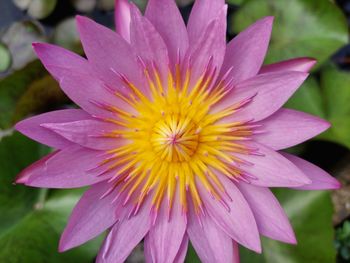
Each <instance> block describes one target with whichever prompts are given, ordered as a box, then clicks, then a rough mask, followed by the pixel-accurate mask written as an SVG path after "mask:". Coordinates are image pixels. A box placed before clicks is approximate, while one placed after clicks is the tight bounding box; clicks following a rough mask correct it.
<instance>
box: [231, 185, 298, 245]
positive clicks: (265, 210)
mask: <svg viewBox="0 0 350 263" xmlns="http://www.w3.org/2000/svg"><path fill="white" fill-rule="evenodd" d="M237 187H238V188H239V190H240V191H241V193H242V194H243V196H244V197H245V199H246V200H247V202H248V204H249V206H250V208H251V209H252V211H253V214H254V217H255V220H256V224H257V225H258V229H259V232H260V234H262V235H264V236H267V237H269V238H272V239H275V240H279V241H282V242H286V243H291V244H295V243H296V239H295V235H294V232H293V228H292V226H291V225H290V223H289V220H288V217H287V215H286V213H285V212H284V210H283V208H282V207H281V206H280V204H279V202H278V200H277V199H276V198H275V197H274V195H273V193H272V192H271V191H270V190H269V189H268V188H265V187H258V186H254V185H250V184H247V183H244V182H240V183H239V184H237Z"/></svg>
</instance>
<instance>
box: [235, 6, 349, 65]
mask: <svg viewBox="0 0 350 263" xmlns="http://www.w3.org/2000/svg"><path fill="white" fill-rule="evenodd" d="M264 16H275V23H274V28H273V33H272V38H271V44H270V48H269V51H268V54H267V57H266V63H272V62H277V61H280V60H283V59H288V58H293V57H302V56H307V57H314V58H316V59H317V60H318V62H319V64H322V63H323V62H324V61H325V60H327V58H329V56H331V55H332V54H333V53H334V52H335V51H336V50H338V49H339V48H340V47H342V46H343V45H345V44H347V42H348V27H347V22H346V19H345V16H344V15H343V13H342V12H341V10H340V9H339V8H338V7H337V6H336V5H335V4H333V3H332V2H331V1H329V0H307V1H305V0H278V1H276V0H265V1H261V0H248V1H247V2H246V3H245V4H243V6H242V7H241V9H240V10H238V12H237V14H236V15H235V16H234V19H233V22H232V23H233V28H234V29H235V32H240V31H242V30H243V29H244V28H246V27H247V26H249V25H250V24H252V23H253V22H255V21H256V20H258V19H260V18H262V17H264Z"/></svg>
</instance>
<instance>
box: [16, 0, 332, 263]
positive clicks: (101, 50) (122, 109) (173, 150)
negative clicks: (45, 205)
mask: <svg viewBox="0 0 350 263" xmlns="http://www.w3.org/2000/svg"><path fill="white" fill-rule="evenodd" d="M226 12H227V5H225V2H224V0H197V1H196V2H195V4H194V7H193V10H192V13H191V15H190V18H189V21H188V24H187V26H186V25H185V23H184V21H183V19H182V17H181V15H180V12H179V10H178V8H177V6H176V4H175V2H174V1H173V0H150V1H149V3H148V6H147V9H146V12H145V15H144V16H143V15H142V14H141V12H140V11H139V10H138V9H137V7H135V6H134V5H133V4H131V3H129V2H128V1H126V0H118V1H117V2H116V13H115V20H116V31H117V32H113V31H112V30H110V29H108V28H106V27H103V26H101V25H99V24H97V23H95V22H94V21H92V20H90V19H88V18H86V17H80V16H78V17H77V25H78V30H79V34H80V38H81V41H82V44H83V47H84V51H85V54H86V57H87V59H85V58H83V57H81V56H79V55H76V54H74V53H72V52H70V51H67V50H65V49H62V48H60V47H57V46H54V45H50V44H42V43H36V44H34V49H35V51H36V53H37V55H38V57H39V58H40V60H41V61H42V63H43V64H44V66H45V67H46V69H47V70H48V71H49V72H50V73H51V74H52V76H54V77H55V79H57V81H58V82H59V84H60V86H61V88H62V90H63V91H64V92H65V93H66V94H67V95H68V96H69V97H70V98H71V99H72V101H74V102H75V103H76V104H77V105H78V106H80V109H65V110H58V111H54V112H49V113H45V114H41V115H38V116H35V117H32V118H29V119H27V120H24V121H22V122H20V123H18V124H17V125H16V129H17V130H18V131H20V132H21V133H23V134H25V135H26V136H28V137H30V138H32V139H34V140H36V141H38V142H40V143H43V144H46V145H49V146H51V147H53V148H55V149H56V150H55V151H54V152H53V153H51V154H49V155H48V156H46V157H44V158H43V159H41V160H39V161H37V162H36V163H34V164H33V165H31V166H30V167H28V168H27V169H25V170H24V171H23V172H22V173H21V174H20V175H19V176H18V178H17V183H23V184H25V185H28V186H33V187H44V188H76V187H83V186H90V188H89V189H88V190H87V191H86V192H85V194H84V195H83V196H82V198H81V199H80V201H79V202H78V204H77V205H76V207H75V208H74V210H73V212H72V215H71V217H70V219H69V222H68V226H67V227H66V229H65V230H64V233H63V235H62V237H61V240H60V246H59V250H60V251H65V250H67V249H70V248H73V247H76V246H79V245H80V244H82V243H84V242H86V241H88V240H90V239H92V238H94V237H96V236H97V235H99V234H100V233H102V232H103V231H105V230H108V235H107V237H106V239H105V241H104V244H103V246H102V248H101V250H100V253H99V255H98V258H97V262H123V261H124V260H125V259H126V258H127V256H128V255H129V254H130V253H131V251H132V249H133V248H134V247H135V246H136V245H137V244H138V243H139V242H141V241H142V240H143V239H144V246H145V257H146V261H147V262H159V263H164V262H183V261H184V258H185V255H186V251H187V247H188V243H189V240H190V242H191V243H192V245H193V247H194V248H195V250H196V252H197V253H198V255H199V257H200V259H201V260H202V262H208V263H213V262H223V263H226V262H238V261H239V256H238V249H237V246H238V245H237V244H241V245H243V246H245V247H247V248H249V249H252V250H254V251H256V252H261V245H260V235H263V236H266V237H269V238H272V239H276V240H280V241H282V242H286V243H296V239H295V236H294V233H293V230H292V227H291V225H290V223H289V221H288V218H287V216H286V214H285V213H284V211H283V209H282V208H281V206H280V205H279V203H278V201H277V200H276V198H275V197H274V195H273V194H272V193H271V191H270V190H269V187H289V188H294V189H301V190H316V189H335V188H338V187H339V183H338V182H337V181H336V180H335V179H334V178H333V177H331V176H330V175H328V174H327V173H326V172H324V171H323V170H321V169H320V168H318V167H316V166H315V165H313V164H311V163H308V162H307V161H304V160H302V159H300V158H299V157H296V156H293V155H290V154H287V153H283V152H280V150H282V149H285V148H288V147H291V146H294V145H296V144H299V143H302V142H304V141H305V140H308V139H310V138H312V137H314V136H316V135H318V134H319V133H321V132H323V131H325V130H326V129H327V128H328V127H329V123H328V122H326V121H324V120H322V119H320V118H318V117H314V116H311V115H309V114H305V113H302V112H298V111H295V110H290V109H284V108H281V107H282V106H283V104H284V103H285V102H286V101H287V100H288V98H289V97H290V96H291V95H292V94H293V93H294V92H295V91H296V90H297V88H298V87H299V86H300V85H301V84H302V83H303V81H304V80H305V79H306V78H307V76H308V73H307V72H308V71H309V70H310V69H311V67H312V66H313V65H314V64H315V61H314V60H313V59H310V58H298V59H292V60H288V61H284V62H281V63H277V64H273V65H267V66H262V64H263V60H264V57H265V54H266V51H267V47H268V42H269V39H270V34H271V30H272V22H273V18H272V17H266V18H262V19H261V20H259V21H257V22H256V23H255V24H253V25H251V26H250V27H248V28H247V29H246V30H245V31H243V32H242V33H240V34H239V35H238V36H236V37H235V38H234V39H233V40H232V41H230V42H229V43H228V44H226Z"/></svg>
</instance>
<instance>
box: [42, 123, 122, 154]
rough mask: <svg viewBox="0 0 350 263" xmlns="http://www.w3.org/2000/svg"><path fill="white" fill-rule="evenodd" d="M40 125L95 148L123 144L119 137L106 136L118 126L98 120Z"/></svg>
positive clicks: (68, 138) (70, 139) (85, 145)
mask: <svg viewBox="0 0 350 263" xmlns="http://www.w3.org/2000/svg"><path fill="white" fill-rule="evenodd" d="M41 127H44V128H46V129H49V130H52V131H53V132H55V133H57V134H59V135H60V136H62V137H64V138H65V139H67V140H69V141H71V142H74V143H77V144H80V145H82V146H84V147H87V148H91V149H95V150H111V149H115V148H118V147H120V146H121V145H123V144H124V140H122V139H120V138H107V137H103V135H107V134H109V133H111V132H113V131H116V130H120V127H118V126H116V125H114V124H112V123H107V122H103V121H98V120H91V119H90V120H80V121H74V122H63V123H44V124H41Z"/></svg>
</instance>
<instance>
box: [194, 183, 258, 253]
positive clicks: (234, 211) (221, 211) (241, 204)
mask: <svg viewBox="0 0 350 263" xmlns="http://www.w3.org/2000/svg"><path fill="white" fill-rule="evenodd" d="M220 179H221V181H222V183H223V185H225V186H226V191H227V193H228V195H229V196H230V197H231V199H232V200H233V201H230V200H229V201H227V202H225V203H226V205H223V204H221V203H220V202H219V201H218V200H214V199H213V198H212V196H211V195H210V194H209V193H208V191H207V190H206V189H204V187H203V186H202V185H201V184H200V183H198V184H197V186H198V189H199V193H200V196H201V198H202V200H203V203H204V204H205V208H206V209H207V211H208V213H209V215H210V217H211V218H212V219H213V220H214V222H215V223H216V224H217V225H218V226H220V227H221V228H222V230H223V231H224V232H225V233H226V234H227V235H229V236H230V237H231V238H232V239H233V240H235V241H237V242H238V243H240V244H241V245H243V246H245V247H247V248H249V249H251V250H254V251H256V252H258V253H260V252H261V245H260V239H259V232H258V228H257V226H256V222H255V219H254V215H253V213H252V211H251V210H250V207H249V205H248V203H247V201H246V200H245V199H244V196H243V195H242V194H241V193H240V191H239V190H238V188H237V187H236V186H235V185H234V184H233V183H232V182H230V181H229V180H228V179H227V178H225V176H220ZM231 244H232V243H231V242H230V245H231Z"/></svg>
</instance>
